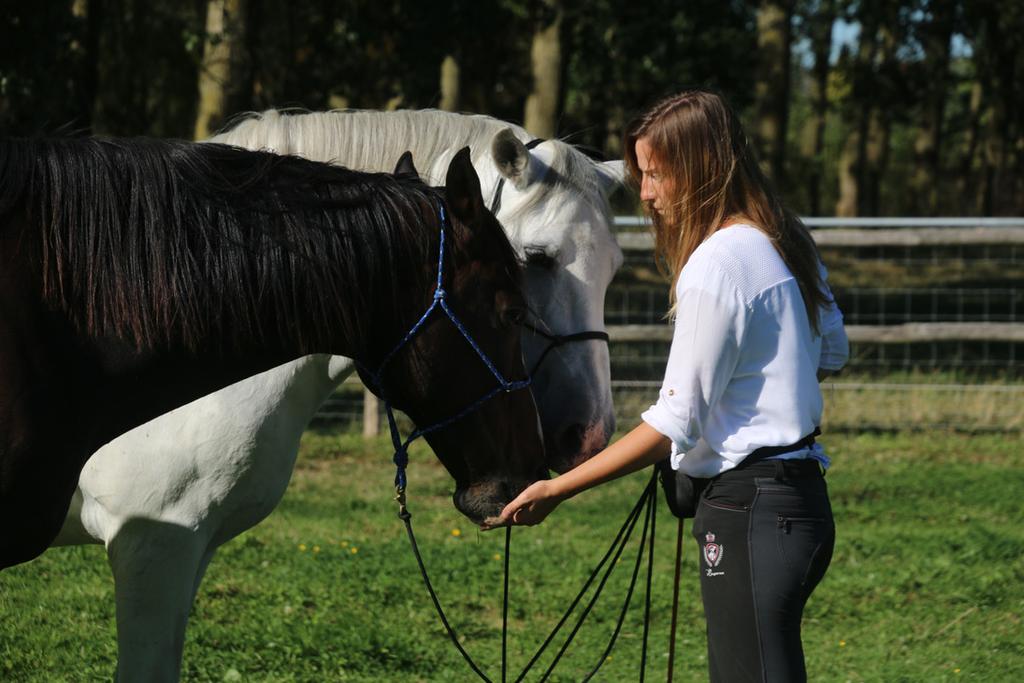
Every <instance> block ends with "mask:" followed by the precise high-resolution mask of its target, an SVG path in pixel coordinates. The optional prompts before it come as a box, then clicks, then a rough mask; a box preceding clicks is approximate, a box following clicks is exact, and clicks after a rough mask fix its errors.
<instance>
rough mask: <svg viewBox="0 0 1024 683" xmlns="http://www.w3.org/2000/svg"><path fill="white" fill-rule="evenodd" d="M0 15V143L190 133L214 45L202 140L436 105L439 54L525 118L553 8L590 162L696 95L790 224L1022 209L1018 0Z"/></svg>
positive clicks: (495, 105)
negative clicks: (723, 99)
mask: <svg viewBox="0 0 1024 683" xmlns="http://www.w3.org/2000/svg"><path fill="white" fill-rule="evenodd" d="M220 1H221V3H222V4H223V0H220ZM3 4H4V8H3V11H2V12H0V131H3V133H4V134H8V135H24V134H36V133H40V132H54V131H59V130H67V131H75V132H96V133H106V134H119V135H136V134H148V135H157V136H174V137H190V136H191V135H192V134H193V131H194V130H195V127H196V122H197V116H199V114H200V108H199V103H200V88H199V82H200V73H201V70H202V69H203V68H204V66H203V59H204V54H207V55H208V54H209V53H210V46H217V45H218V44H219V41H228V40H232V41H234V43H237V44H233V45H232V49H233V52H232V54H235V55H241V57H240V58H239V61H238V62H237V63H235V62H233V63H232V70H231V76H230V78H229V79H227V80H229V81H230V82H227V83H220V86H221V87H223V88H224V90H225V92H224V93H222V94H223V95H224V102H225V103H226V104H225V105H224V109H225V112H224V113H223V114H221V115H219V117H217V118H216V119H211V121H210V123H211V125H213V126H214V127H217V126H219V125H223V123H224V122H225V121H224V120H225V119H229V118H230V113H231V112H234V111H246V110H259V109H263V108H267V107H304V108H309V109H324V108H329V107H359V108H389V107H392V108H393V107H406V108H422V107H432V106H439V105H440V104H441V65H442V63H444V62H445V60H446V59H447V60H448V62H447V63H448V67H447V71H446V73H447V74H448V81H447V84H446V88H449V89H452V88H454V90H451V91H452V92H457V93H458V100H457V106H458V108H459V109H461V110H463V111H472V112H480V113H487V114H491V115H494V116H497V117H500V118H504V119H508V120H512V121H519V122H521V121H523V119H524V116H525V107H526V103H527V100H528V98H529V96H530V95H531V93H534V91H535V87H536V85H537V82H536V78H537V76H536V75H535V73H536V72H535V68H536V67H535V64H534V63H533V62H531V47H532V46H533V44H534V37H535V35H536V34H537V30H538V25H539V23H538V22H541V23H543V20H544V18H545V17H548V19H550V17H549V16H548V15H550V13H551V12H552V11H553V9H552V8H556V9H557V11H558V12H559V14H560V16H561V19H560V21H558V23H557V26H558V36H557V38H558V43H559V45H560V47H559V52H560V58H559V62H558V65H557V68H558V69H559V71H560V72H559V73H558V74H557V78H555V77H554V76H555V74H549V75H548V76H546V77H545V81H546V82H547V83H549V84H550V83H556V84H557V85H556V86H554V87H556V88H557V92H556V93H554V95H553V96H554V98H555V102H554V105H550V104H548V105H546V107H545V109H544V111H545V112H547V113H546V114H545V115H546V116H551V115H554V117H555V128H556V134H558V135H560V136H563V137H568V138H569V139H571V140H572V141H573V142H575V143H577V144H579V145H582V146H585V147H588V148H591V149H593V150H594V152H595V154H603V155H606V156H609V157H616V156H619V155H621V153H622V149H621V134H622V130H623V127H624V126H625V125H626V123H627V122H628V121H629V120H630V119H631V118H632V117H633V116H635V115H636V114H637V113H638V112H640V111H642V110H643V109H644V108H645V107H647V106H649V105H650V104H652V103H653V102H654V101H656V100H657V99H659V98H660V97H662V96H665V95H668V94H670V93H672V92H675V91H678V90H680V89H682V88H685V87H688V86H694V85H699V86H709V87H713V88H716V89H718V90H720V91H721V92H723V93H724V94H725V95H726V96H727V97H728V98H729V99H730V100H731V101H732V102H733V103H734V105H736V106H737V107H738V108H739V109H740V111H741V113H742V116H743V117H744V119H745V121H746V122H747V126H748V130H749V131H750V133H751V135H752V137H753V138H754V140H755V142H756V144H757V146H758V148H759V151H760V153H761V155H762V158H763V160H764V161H765V166H766V168H769V169H770V171H771V173H772V175H773V177H775V179H776V181H777V182H778V184H779V185H780V188H781V189H782V191H783V193H784V194H785V195H786V196H787V198H788V199H789V200H790V202H791V203H792V204H793V205H794V207H795V208H796V209H797V210H798V211H801V212H803V213H809V212H813V213H821V214H831V213H833V212H839V213H847V214H858V215H875V214H890V215H892V214H909V215H936V214H953V215H956V214H964V215H972V214H990V215H1000V214H1021V213H1024V123H1022V119H1021V118H1020V116H1019V113H1018V112H1020V111H1021V107H1022V105H1024V89H1022V88H1020V87H1019V83H1020V81H1021V80H1022V77H1024V5H1022V4H1021V3H1020V2H1018V1H1016V0H970V1H968V0H899V1H898V2H887V1H884V0H771V1H769V0H758V1H757V2H737V1H735V0H729V1H727V2H722V1H721V0H689V1H688V2H685V3H680V2H675V1H674V0H647V1H646V2H643V3H638V2H630V3H623V2H616V1H615V0H559V1H558V2H555V1H554V0H495V1H494V2H478V1H476V0H438V1H437V2H422V0H346V1H345V2H329V1H328V0H305V1H302V2H287V1H286V0H245V1H244V2H241V3H239V4H240V5H241V6H243V7H244V9H245V11H244V12H243V13H242V15H243V16H241V17H240V19H239V20H240V21H241V22H242V24H241V25H240V26H239V27H238V30H237V32H236V34H231V35H228V34H227V33H225V34H217V33H215V32H214V33H210V32H209V31H208V30H207V15H208V5H209V2H208V0H191V1H187V2H180V1H179V2H172V1H171V0H145V1H144V0H63V1H58V0H39V1H38V2H34V3H20V2H15V1H14V0H3ZM837 20H838V23H837ZM550 25H551V22H550V21H549V22H548V26H550ZM759 25H760V26H761V28H760V29H759ZM768 26H770V27H771V29H770V30H771V35H769V34H768V33H766V31H767V30H768V29H766V28H765V27H768ZM779 36H785V37H786V40H788V41H789V42H788V45H782V46H780V45H779V43H778V40H779ZM783 48H784V49H783ZM780 60H781V61H780ZM787 64H788V66H787ZM453 67H455V68H453ZM452 79H455V80H454V81H453V80H452ZM222 80H223V79H222ZM548 87H552V86H550V85H549V86H548Z"/></svg>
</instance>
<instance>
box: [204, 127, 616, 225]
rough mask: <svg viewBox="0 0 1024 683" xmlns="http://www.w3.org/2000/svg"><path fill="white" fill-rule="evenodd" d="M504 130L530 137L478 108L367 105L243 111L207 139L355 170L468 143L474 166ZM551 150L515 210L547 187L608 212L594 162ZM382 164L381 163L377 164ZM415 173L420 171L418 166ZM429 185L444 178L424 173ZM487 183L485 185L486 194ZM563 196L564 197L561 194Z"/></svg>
mask: <svg viewBox="0 0 1024 683" xmlns="http://www.w3.org/2000/svg"><path fill="white" fill-rule="evenodd" d="M506 128H511V129H512V130H513V131H514V133H515V136H516V137H517V138H518V139H519V140H521V141H523V142H524V143H525V142H528V141H529V140H531V139H532V137H533V136H531V135H530V134H529V133H528V132H526V130H525V129H524V128H522V127H520V126H516V125H514V124H510V123H507V122H505V121H500V120H498V119H495V118H492V117H490V116H484V115H481V114H453V113H451V112H446V111H440V110H437V109H423V110H399V111H390V112H382V111H372V110H358V109H356V110H351V109H348V110H334V111H324V112H307V111H305V110H277V109H268V110H266V111H263V112H251V113H247V114H243V115H241V116H240V117H238V118H236V119H235V120H234V121H232V122H231V123H229V124H228V127H227V128H226V129H225V130H224V131H223V132H221V133H220V134H218V135H217V136H215V137H214V138H212V139H211V140H210V142H220V143H225V144H230V145H238V146H241V147H247V148H249V149H266V150H268V151H272V152H277V153H280V154H301V155H302V156H305V157H307V158H309V159H313V160H314V161H325V162H335V161H336V160H338V159H344V160H345V162H344V164H343V165H344V166H348V167H349V168H353V169H356V170H361V171H371V170H377V171H379V170H382V169H383V168H385V167H386V165H387V164H394V163H395V162H397V161H398V158H399V156H401V154H402V153H403V152H405V151H406V150H408V151H410V152H412V155H413V161H414V163H415V162H417V161H418V160H420V159H441V158H446V157H445V154H446V152H447V153H448V155H449V156H450V154H451V153H452V152H454V151H456V150H458V149H460V148H461V147H463V146H469V148H470V151H471V154H472V160H473V164H474V165H475V166H477V167H478V168H480V167H482V166H483V165H484V164H489V165H491V164H493V161H492V160H491V141H492V140H493V138H494V136H495V135H496V134H497V133H499V132H501V131H502V130H504V129H506ZM549 142H550V143H551V145H552V147H553V149H554V154H553V156H552V159H551V160H550V164H549V170H548V172H547V173H546V174H545V175H544V177H543V179H542V180H541V182H539V183H536V188H537V189H536V190H534V191H531V192H530V193H529V197H528V200H527V201H526V202H524V203H523V204H522V205H520V208H519V209H518V210H517V212H516V213H520V212H525V211H528V210H529V209H530V208H531V207H533V206H535V205H536V204H538V203H540V202H542V201H543V200H544V199H545V198H547V197H549V196H550V195H551V194H553V193H558V192H569V193H571V196H575V197H578V198H581V199H584V200H585V201H587V202H589V203H590V204H591V205H592V206H593V207H594V208H595V209H597V210H598V211H599V212H600V213H602V214H603V215H606V216H610V209H609V207H608V202H607V200H606V198H605V195H604V192H602V190H601V183H600V180H599V178H598V173H597V170H596V164H595V162H593V161H591V159H590V158H589V157H587V156H586V155H585V154H583V153H582V152H580V151H579V150H577V149H576V148H575V147H573V146H572V145H569V144H567V143H565V142H562V141H561V140H550V141H549ZM382 162H383V163H382ZM420 171H421V174H422V173H423V172H424V169H420ZM427 180H428V181H429V182H430V183H431V184H441V182H442V181H443V178H431V177H427ZM488 191H489V188H484V193H485V196H486V195H487V192H488ZM563 196H564V195H563Z"/></svg>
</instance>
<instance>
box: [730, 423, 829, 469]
mask: <svg viewBox="0 0 1024 683" xmlns="http://www.w3.org/2000/svg"><path fill="white" fill-rule="evenodd" d="M816 436H821V428H820V427H815V428H814V431H813V432H811V433H810V434H808V435H807V436H805V437H804V438H802V439H800V440H799V441H797V442H796V443H791V444H789V445H788V446H762V447H761V448H758V449H757V450H756V451H753V452H752V453H751V454H750V455H748V456H747V457H745V458H743V461H742V462H741V463H740V464H739V465H737V466H736V467H735V468H733V469H739V468H740V467H747V466H749V465H753V464H754V463H757V462H761V461H762V460H767V459H768V458H774V457H775V456H776V455H782V454H783V453H792V452H793V451H802V450H803V449H805V448H810V447H811V446H813V445H814V437H816Z"/></svg>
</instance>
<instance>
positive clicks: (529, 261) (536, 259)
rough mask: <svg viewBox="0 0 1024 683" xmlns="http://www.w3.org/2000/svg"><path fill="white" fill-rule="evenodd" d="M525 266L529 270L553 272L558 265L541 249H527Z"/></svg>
mask: <svg viewBox="0 0 1024 683" xmlns="http://www.w3.org/2000/svg"><path fill="white" fill-rule="evenodd" d="M526 265H527V266H528V267H530V268H539V269H541V270H554V268H555V266H557V265H558V261H557V260H556V259H555V257H553V256H550V255H549V254H548V253H547V252H546V251H544V250H543V249H527V250H526Z"/></svg>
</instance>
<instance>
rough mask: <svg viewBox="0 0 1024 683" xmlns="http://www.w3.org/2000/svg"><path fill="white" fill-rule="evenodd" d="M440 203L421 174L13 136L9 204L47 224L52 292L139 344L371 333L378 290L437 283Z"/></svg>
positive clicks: (106, 332) (307, 343)
mask: <svg viewBox="0 0 1024 683" xmlns="http://www.w3.org/2000/svg"><path fill="white" fill-rule="evenodd" d="M440 203H441V197H440V194H439V191H438V190H435V189H432V188H429V187H427V186H426V185H424V184H422V183H421V182H420V181H418V180H416V179H413V178H408V177H395V176H391V175H387V174H369V173H358V172H355V171H351V170H348V169H345V168H340V167H336V166H329V165H326V164H321V163H316V162H311V161H307V160H304V159H300V158H298V157H288V156H278V155H274V154H270V153H266V152H253V151H248V150H243V149H239V148H235V147H229V146H225V145H215V144H197V143H189V142H183V141H172V140H156V139H142V138H137V139H135V138H133V139H104V138H77V139H72V138H57V139H32V140H12V139H5V140H0V217H2V216H5V215H7V216H8V219H7V220H9V215H10V214H11V213H12V212H13V211H14V210H16V209H20V210H21V211H22V212H23V214H24V216H25V218H26V220H27V221H28V225H29V227H30V228H31V226H33V225H35V226H38V228H39V232H40V237H41V247H40V251H39V252H38V254H39V256H40V257H41V259H42V276H43V296H44V297H45V298H46V300H47V301H49V302H51V303H52V305H55V306H58V307H59V308H61V309H62V310H63V311H65V312H67V313H68V314H70V315H71V316H72V318H73V319H74V320H75V321H76V323H77V324H78V325H79V326H80V327H82V328H83V329H84V330H85V331H86V332H88V333H89V334H92V335H97V336H105V337H115V338H119V339H123V340H127V341H129V342H131V343H133V344H134V345H136V346H137V347H139V348H156V347H162V346H168V345H170V346H178V345H183V346H184V347H185V348H188V349H192V350H195V349H198V348H200V347H201V346H202V345H203V344H207V345H208V344H209V342H210V340H211V338H213V337H217V338H220V339H221V340H222V343H223V344H224V345H229V346H239V345H240V344H243V343H244V344H251V343H252V341H253V338H254V336H255V337H266V336H268V335H274V336H276V337H277V340H281V339H289V340H293V343H294V341H298V342H299V345H300V347H301V348H302V349H304V350H306V351H314V350H320V351H322V350H324V346H323V344H325V343H326V341H327V339H328V338H329V336H330V334H331V331H334V334H336V332H337V330H339V326H340V329H342V330H343V331H345V332H346V333H348V334H352V335H357V338H365V337H363V336H361V335H363V334H364V333H365V332H366V327H367V320H366V318H367V317H368V316H369V315H370V314H371V313H372V312H373V311H372V310H371V302H372V304H373V305H374V306H376V307H378V308H379V307H381V306H392V307H394V308H393V309H392V310H398V309H397V307H398V305H399V294H400V293H401V292H400V289H401V286H402V285H405V286H413V287H420V288H422V289H423V291H424V292H425V294H429V291H430V288H431V286H432V283H431V277H432V276H431V274H430V270H431V268H430V265H429V264H431V263H436V259H437V255H436V252H435V249H436V246H437V235H438V224H439V219H438V213H437V212H438V208H439V206H440ZM5 222H6V221H5ZM375 288H376V290H377V291H374V290H375ZM382 299H383V300H382ZM297 312H302V314H301V315H297ZM300 319H301V322H300ZM277 340H275V339H263V340H262V341H265V342H269V343H271V344H273V343H274V342H275V341H277Z"/></svg>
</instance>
